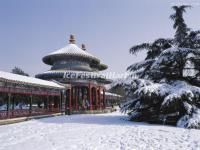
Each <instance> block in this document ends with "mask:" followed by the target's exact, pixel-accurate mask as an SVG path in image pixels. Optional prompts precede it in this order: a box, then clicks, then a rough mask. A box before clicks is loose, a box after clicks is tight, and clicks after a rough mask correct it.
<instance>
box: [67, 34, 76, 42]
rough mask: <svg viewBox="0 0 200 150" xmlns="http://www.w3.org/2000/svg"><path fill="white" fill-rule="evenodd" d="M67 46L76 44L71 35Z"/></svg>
mask: <svg viewBox="0 0 200 150" xmlns="http://www.w3.org/2000/svg"><path fill="white" fill-rule="evenodd" d="M69 44H76V39H75V36H74V35H73V34H71V35H70V38H69Z"/></svg>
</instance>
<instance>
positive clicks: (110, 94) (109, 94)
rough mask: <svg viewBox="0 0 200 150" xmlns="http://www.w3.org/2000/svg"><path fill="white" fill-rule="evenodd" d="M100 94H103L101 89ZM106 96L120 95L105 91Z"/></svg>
mask: <svg viewBox="0 0 200 150" xmlns="http://www.w3.org/2000/svg"><path fill="white" fill-rule="evenodd" d="M101 94H103V91H101ZM105 95H106V96H115V97H122V96H121V95H118V94H115V93H110V92H105Z"/></svg>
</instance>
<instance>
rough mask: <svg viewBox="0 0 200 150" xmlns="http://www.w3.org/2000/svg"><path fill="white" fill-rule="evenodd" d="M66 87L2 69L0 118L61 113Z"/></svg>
mask: <svg viewBox="0 0 200 150" xmlns="http://www.w3.org/2000/svg"><path fill="white" fill-rule="evenodd" d="M64 89H65V87H63V86H61V85H59V84H57V83H54V82H50V81H44V80H40V79H36V78H32V77H26V76H21V75H16V74H12V73H7V72H2V71H0V119H9V118H16V117H29V116H37V115H47V114H48V115H49V114H54V113H59V112H61V110H62V103H63V102H62V100H63V99H62V91H63V90H64Z"/></svg>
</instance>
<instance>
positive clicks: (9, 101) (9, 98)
mask: <svg viewBox="0 0 200 150" xmlns="http://www.w3.org/2000/svg"><path fill="white" fill-rule="evenodd" d="M10 104H11V93H8V107H7V111H8V113H7V118H10V117H11V112H10Z"/></svg>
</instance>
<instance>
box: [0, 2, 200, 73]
mask: <svg viewBox="0 0 200 150" xmlns="http://www.w3.org/2000/svg"><path fill="white" fill-rule="evenodd" d="M176 2H184V3H185V4H188V3H189V2H190V3H192V4H193V9H191V10H188V13H187V15H186V16H185V18H186V22H187V23H188V25H189V27H191V28H193V29H200V18H199V14H200V2H199V3H198V1H197V0H184V1H181V0H177V1H176V0H0V70H3V71H10V70H11V69H12V68H13V67H14V66H19V67H21V68H22V69H23V70H24V71H25V72H27V73H29V74H31V75H35V74H37V73H41V72H44V71H46V70H48V69H49V68H50V66H47V65H45V64H44V63H43V62H42V57H43V56H45V55H46V54H48V53H50V52H52V51H54V50H55V49H57V48H61V47H63V46H65V45H66V44H67V43H68V36H69V34H71V33H73V34H75V35H76V39H77V44H78V45H80V44H81V43H85V44H86V46H87V49H88V51H89V52H90V53H92V54H93V55H95V56H98V57H99V58H101V60H102V61H103V62H104V63H106V64H107V65H108V66H109V69H108V71H114V72H119V73H123V72H124V71H125V70H126V68H127V66H128V65H130V64H132V63H134V62H137V61H140V60H142V59H143V58H144V56H145V53H141V54H140V55H137V56H133V55H130V54H129V48H130V47H131V46H132V45H135V44H139V43H140V42H146V41H152V40H154V39H156V38H159V37H171V36H172V35H173V33H174V30H173V29H172V22H171V21H170V20H169V15H170V14H171V13H172V10H171V6H172V5H173V4H174V3H176Z"/></svg>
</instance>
